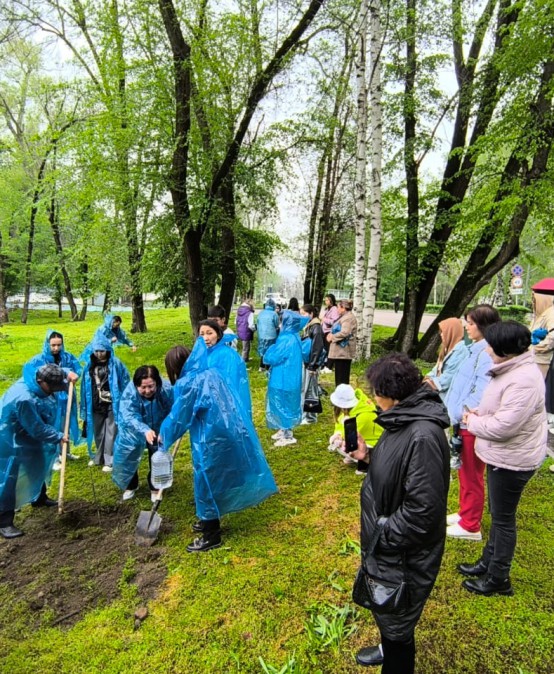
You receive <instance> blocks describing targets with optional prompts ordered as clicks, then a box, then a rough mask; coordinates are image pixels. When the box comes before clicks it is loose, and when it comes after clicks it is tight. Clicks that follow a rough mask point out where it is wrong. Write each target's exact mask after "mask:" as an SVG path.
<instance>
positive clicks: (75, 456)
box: [67, 452, 81, 461]
mask: <svg viewBox="0 0 554 674" xmlns="http://www.w3.org/2000/svg"><path fill="white" fill-rule="evenodd" d="M67 458H68V459H69V461H78V460H79V459H80V458H81V457H80V456H79V455H78V454H72V453H71V452H68V454H67Z"/></svg>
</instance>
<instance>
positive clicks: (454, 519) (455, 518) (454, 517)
mask: <svg viewBox="0 0 554 674" xmlns="http://www.w3.org/2000/svg"><path fill="white" fill-rule="evenodd" d="M461 519H462V518H461V517H460V516H459V515H458V513H452V514H451V515H447V516H446V523H447V524H448V525H449V526H450V525H451V524H458V522H459V521H460V520H461Z"/></svg>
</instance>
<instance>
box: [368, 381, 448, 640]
mask: <svg viewBox="0 0 554 674" xmlns="http://www.w3.org/2000/svg"><path fill="white" fill-rule="evenodd" d="M377 423H379V424H380V425H381V426H382V427H383V428H384V429H385V432H384V433H383V435H382V436H381V438H380V439H379V442H378V443H377V445H376V446H375V449H374V450H373V455H372V459H371V463H370V466H369V471H368V474H367V477H366V478H365V480H364V483H363V485H362V493H361V501H362V503H361V505H362V537H361V545H362V558H363V555H364V551H366V550H367V547H368V543H369V539H370V537H371V534H372V532H373V530H374V528H375V524H376V522H377V520H378V519H379V518H380V517H385V518H387V519H386V523H385V525H384V528H383V531H382V533H381V535H380V538H379V541H378V544H377V547H376V549H375V552H374V554H373V557H374V559H375V561H376V563H377V566H378V567H379V569H380V571H381V572H382V573H383V574H384V576H385V577H388V578H390V579H391V580H397V579H400V578H401V577H402V568H403V566H402V554H404V555H405V563H406V575H407V581H408V605H407V607H406V608H404V609H402V611H400V612H399V613H397V614H389V615H376V614H374V617H375V620H376V622H377V625H378V627H379V629H380V631H381V633H382V634H383V635H384V636H385V637H386V638H388V639H391V640H396V641H403V640H406V639H408V638H409V637H410V635H411V633H412V632H413V630H414V628H415V626H416V623H417V621H418V620H419V617H420V615H421V612H422V610H423V606H424V604H425V602H426V601H427V598H428V596H429V594H430V592H431V590H432V588H433V585H434V583H435V579H436V577H437V574H438V572H439V568H440V564H441V559H442V553H443V550H444V540H445V535H446V505H447V503H446V502H447V496H448V487H449V484H450V470H449V468H450V464H449V448H448V443H447V440H446V435H445V432H444V430H443V429H445V428H447V427H448V426H449V419H448V414H447V412H446V409H445V407H444V405H443V404H442V402H441V399H440V397H439V395H438V393H436V392H435V391H432V390H431V389H430V388H429V387H427V386H422V387H421V388H419V389H418V390H417V391H416V392H415V393H414V394H413V395H411V396H409V397H408V398H405V399H404V400H403V401H401V402H400V403H398V404H397V405H395V406H394V407H392V408H391V409H389V410H387V411H386V412H381V413H380V414H379V416H378V417H377Z"/></svg>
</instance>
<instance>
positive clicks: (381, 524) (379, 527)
mask: <svg viewBox="0 0 554 674" xmlns="http://www.w3.org/2000/svg"><path fill="white" fill-rule="evenodd" d="M387 521H388V517H379V519H378V520H377V522H376V523H375V526H374V528H373V531H372V532H371V536H370V538H369V544H368V546H367V551H366V553H365V554H366V555H373V553H374V552H375V548H376V547H377V543H378V542H379V537H380V536H381V532H382V531H383V529H384V528H385V524H386V523H387ZM400 557H401V558H402V575H403V576H404V580H407V577H408V573H407V568H406V553H405V552H403V551H402V552H401V553H400Z"/></svg>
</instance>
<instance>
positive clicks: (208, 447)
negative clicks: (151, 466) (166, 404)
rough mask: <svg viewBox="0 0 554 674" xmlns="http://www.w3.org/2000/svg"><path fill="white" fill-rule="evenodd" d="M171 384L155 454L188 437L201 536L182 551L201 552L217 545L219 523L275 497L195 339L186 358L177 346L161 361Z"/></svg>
mask: <svg viewBox="0 0 554 674" xmlns="http://www.w3.org/2000/svg"><path fill="white" fill-rule="evenodd" d="M165 365H166V370H167V374H168V376H169V380H170V381H171V382H172V383H174V384H175V388H174V399H175V402H174V403H173V407H172V408H171V412H170V413H169V415H168V416H167V417H166V418H165V420H164V421H163V423H162V427H161V429H160V449H162V450H163V451H168V450H169V448H170V447H171V445H172V444H173V443H174V442H175V441H176V440H177V439H178V438H180V437H181V436H182V435H183V434H184V433H186V432H187V431H190V442H191V451H192V467H193V477H194V499H195V504H196V514H197V516H198V518H199V520H198V522H196V523H195V524H194V525H193V529H194V530H195V531H198V532H201V533H202V536H201V537H199V538H195V539H194V541H193V542H192V543H191V544H190V545H188V546H187V551H188V552H204V551H206V550H211V549H212V548H217V547H219V546H220V545H221V529H220V518H221V516H222V515H225V514H227V513H230V512H236V511H239V510H244V509H245V508H250V507H252V506H255V505H258V504H259V503H261V502H262V501H264V500H265V499H266V498H268V497H269V496H271V495H272V494H275V493H276V492H277V486H276V484H275V480H274V479H273V475H272V473H271V469H270V468H269V465H268V463H267V461H266V458H265V456H264V453H263V450H262V447H261V444H260V441H259V439H258V436H257V434H256V431H255V429H254V425H253V424H252V420H251V419H250V417H249V416H248V415H247V414H246V413H245V412H244V409H243V408H242V406H241V405H240V404H239V403H238V402H237V398H236V397H235V396H234V395H233V394H232V393H231V391H230V390H229V388H228V386H227V383H226V381H225V379H224V377H223V375H222V374H221V373H220V372H218V371H217V370H216V369H215V368H214V367H209V366H208V349H207V347H206V344H205V342H204V340H203V339H201V338H198V339H197V340H196V343H195V345H194V348H193V350H192V353H190V355H189V351H188V349H186V348H185V347H183V346H176V347H174V348H173V349H171V350H170V351H169V352H168V353H167V355H166V358H165Z"/></svg>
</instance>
